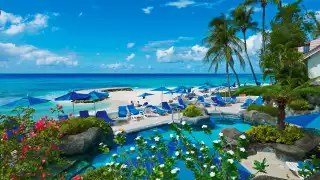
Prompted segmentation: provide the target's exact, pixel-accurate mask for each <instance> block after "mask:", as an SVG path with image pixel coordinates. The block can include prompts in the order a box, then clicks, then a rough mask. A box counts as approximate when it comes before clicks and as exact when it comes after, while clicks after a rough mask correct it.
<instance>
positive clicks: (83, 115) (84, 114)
mask: <svg viewBox="0 0 320 180" xmlns="http://www.w3.org/2000/svg"><path fill="white" fill-rule="evenodd" d="M79 114H80V117H82V118H87V117H89V112H88V111H79Z"/></svg>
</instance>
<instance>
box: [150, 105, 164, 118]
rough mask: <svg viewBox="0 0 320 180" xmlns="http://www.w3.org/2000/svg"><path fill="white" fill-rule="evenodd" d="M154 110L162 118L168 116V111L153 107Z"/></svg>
mask: <svg viewBox="0 0 320 180" xmlns="http://www.w3.org/2000/svg"><path fill="white" fill-rule="evenodd" d="M152 110H154V111H155V112H156V113H158V114H159V115H161V116H164V115H166V114H167V111H165V110H163V109H160V108H159V107H157V106H152Z"/></svg>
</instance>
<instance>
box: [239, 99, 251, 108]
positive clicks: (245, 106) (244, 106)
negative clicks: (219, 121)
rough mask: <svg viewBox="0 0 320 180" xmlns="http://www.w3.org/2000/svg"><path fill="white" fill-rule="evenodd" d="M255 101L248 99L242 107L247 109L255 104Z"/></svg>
mask: <svg viewBox="0 0 320 180" xmlns="http://www.w3.org/2000/svg"><path fill="white" fill-rule="evenodd" d="M253 103H254V101H253V100H252V99H247V100H246V101H245V102H244V103H243V104H242V105H241V108H242V109H246V108H248V107H249V106H250V105H251V104H253Z"/></svg>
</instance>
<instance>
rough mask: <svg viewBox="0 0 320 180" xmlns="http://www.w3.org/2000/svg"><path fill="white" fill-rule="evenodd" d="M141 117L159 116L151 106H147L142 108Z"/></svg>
mask: <svg viewBox="0 0 320 180" xmlns="http://www.w3.org/2000/svg"><path fill="white" fill-rule="evenodd" d="M143 115H144V117H146V118H148V117H156V116H159V114H158V113H157V112H156V111H155V110H154V109H153V108H152V106H151V105H148V106H146V107H145V108H144V110H143Z"/></svg>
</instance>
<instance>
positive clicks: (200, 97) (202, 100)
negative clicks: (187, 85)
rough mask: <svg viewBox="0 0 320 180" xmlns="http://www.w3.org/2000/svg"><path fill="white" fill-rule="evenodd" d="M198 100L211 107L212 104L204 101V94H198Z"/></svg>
mask: <svg viewBox="0 0 320 180" xmlns="http://www.w3.org/2000/svg"><path fill="white" fill-rule="evenodd" d="M198 101H199V102H200V103H202V104H203V106H204V107H210V104H209V103H207V102H205V101H204V97H203V96H198Z"/></svg>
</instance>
